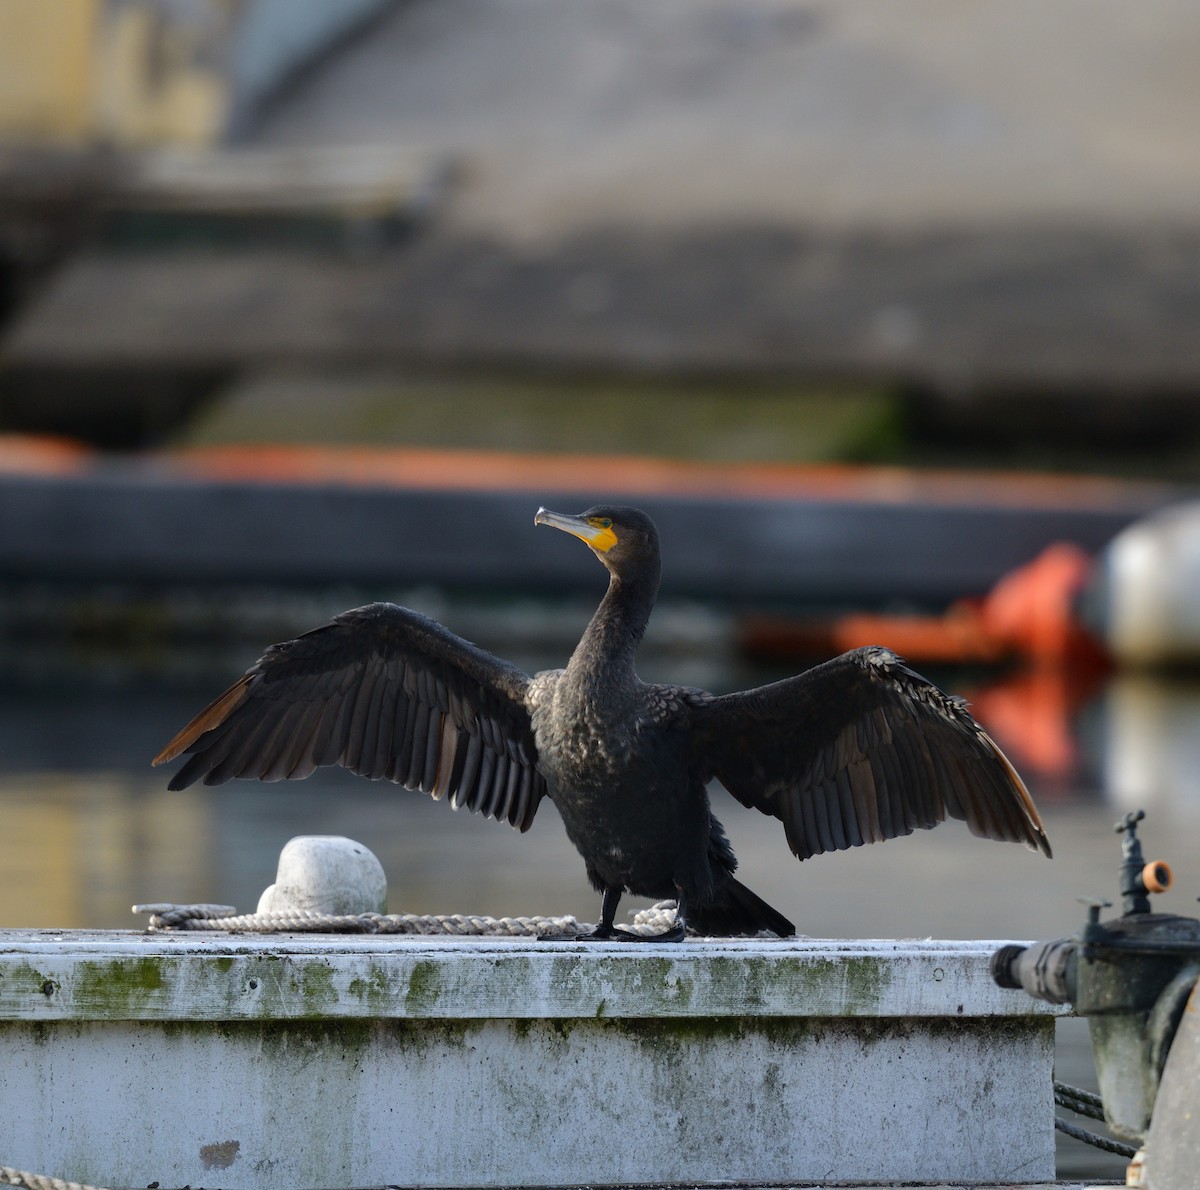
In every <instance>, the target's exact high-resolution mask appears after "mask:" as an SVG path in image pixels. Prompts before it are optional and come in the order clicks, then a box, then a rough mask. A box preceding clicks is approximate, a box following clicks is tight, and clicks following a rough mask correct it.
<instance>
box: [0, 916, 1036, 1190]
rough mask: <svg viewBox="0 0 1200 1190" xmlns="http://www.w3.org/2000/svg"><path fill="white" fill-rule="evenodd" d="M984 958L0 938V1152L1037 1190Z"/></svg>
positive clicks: (947, 951) (316, 1177)
mask: <svg viewBox="0 0 1200 1190" xmlns="http://www.w3.org/2000/svg"><path fill="white" fill-rule="evenodd" d="M997 945H999V944H998V943H991V942H969V943H964V942H937V941H925V942H918V943H914V942H851V943H847V942H832V941H820V940H813V939H804V940H788V941H780V942H776V941H753V940H746V941H704V940H696V941H690V942H686V943H682V944H678V945H675V946H671V945H665V944H656V943H649V944H637V943H615V944H595V943H561V942H558V943H556V942H530V941H522V940H511V939H510V940H499V939H497V940H492V939H487V938H483V939H466V940H455V939H448V938H447V939H443V938H394V937H392V938H382V937H374V938H372V937H365V938H352V939H346V938H331V937H323V938H318V937H313V936H294V935H293V936H289V935H270V936H242V937H224V936H222V937H214V936H210V935H197V934H191V933H190V934H188V935H186V936H171V935H149V936H147V935H139V934H134V933H120V932H117V933H89V932H66V933H61V934H56V933H54V932H49V931H7V932H3V933H0V1061H2V1064H3V1067H4V1070H5V1078H4V1080H3V1085H2V1086H0V1153H3V1154H4V1158H5V1161H6V1162H9V1163H11V1164H13V1165H16V1166H18V1167H19V1168H24V1169H36V1170H43V1171H46V1170H50V1171H54V1172H55V1173H56V1174H57V1175H58V1176H64V1177H70V1178H72V1179H77V1180H81V1181H88V1182H91V1183H94V1184H98V1185H108V1186H145V1185H148V1184H151V1183H154V1182H160V1183H162V1184H163V1185H212V1184H219V1185H222V1186H227V1187H233V1188H237V1190H285V1188H290V1187H295V1186H314V1187H346V1186H372V1185H375V1186H378V1185H385V1184H387V1185H424V1186H515V1185H523V1186H562V1185H582V1184H585V1183H586V1184H589V1185H630V1184H662V1183H675V1184H686V1185H716V1184H729V1183H731V1182H732V1183H737V1184H752V1185H779V1184H785V1183H786V1184H794V1183H805V1184H821V1183H838V1184H844V1183H846V1182H851V1183H853V1182H855V1181H861V1182H870V1183H880V1182H883V1183H887V1182H902V1183H904V1184H908V1185H915V1184H920V1185H928V1184H932V1185H945V1184H948V1183H949V1184H958V1183H972V1184H975V1183H981V1182H982V1183H988V1182H995V1183H1003V1184H1005V1185H1012V1184H1015V1183H1021V1184H1026V1183H1033V1182H1042V1181H1052V1180H1053V1177H1054V1129H1053V1104H1052V1088H1051V1082H1052V1063H1053V1040H1054V1020H1055V1011H1056V1010H1054V1009H1051V1008H1050V1007H1049V1006H1047V1005H1044V1004H1040V1003H1038V1002H1036V1001H1033V1000H1032V999H1031V998H1030V997H1028V996H1025V995H1023V994H1020V993H1016V992H1011V991H1005V990H1002V989H1000V988H998V987H996V985H995V984H994V983H993V981H992V979H991V977H990V974H989V972H988V959H989V956H990V954H991V952H992V950H993V949H994V948H995V946H997Z"/></svg>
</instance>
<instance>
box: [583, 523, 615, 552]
mask: <svg viewBox="0 0 1200 1190" xmlns="http://www.w3.org/2000/svg"><path fill="white" fill-rule="evenodd" d="M588 524H589V525H591V527H592V528H593V529H594V530H595V532H594V533H591V534H589V535H588V536H587V537H585V538H584V540H585V541H586V542H587V543H588V545H590V546H591V547H592V549H594V550H599V551H600V552H601V553H602V554H606V553H607V552H608V551H609V550H611V549H612V547H613V546H614V545H616V544H617V535H616V534H615V533H614V532H613V528H612V521H610V520H609V519H608V517H593V518H592V519H591V520H589V521H588Z"/></svg>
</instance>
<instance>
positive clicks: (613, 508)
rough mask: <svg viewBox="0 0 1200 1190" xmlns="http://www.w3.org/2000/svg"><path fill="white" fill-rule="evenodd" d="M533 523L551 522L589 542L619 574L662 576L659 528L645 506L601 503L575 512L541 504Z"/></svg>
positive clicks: (548, 523)
mask: <svg viewBox="0 0 1200 1190" xmlns="http://www.w3.org/2000/svg"><path fill="white" fill-rule="evenodd" d="M533 523H534V524H535V525H551V526H553V528H555V529H562V530H563V531H564V532H565V533H570V534H572V535H574V536H575V537H578V538H579V539H580V540H581V541H583V542H586V543H587V545H588V546H590V547H591V550H592V552H593V553H594V554H595V555H596V557H597V558H599V559H600V561H601V562H603V563H604V565H605V566H607V567H608V569H609V570H610V571H611V572H612V573H613V574H614V575H616V576H617V578H620V579H629V578H633V577H634V576H635V575H645V576H646V577H653V579H654V580H655V581H657V579H658V566H659V552H658V530H657V529H656V528H655V527H654V522H653V521H652V520H651V519H650V518H649V517H648V516H647V515H646V514H645V513H644V512H642V511H641V509H638V508H626V507H623V506H622V505H619V504H597V505H595V507H593V508H589V509H588V510H587V512H581V513H580V514H579V515H578V516H571V515H568V514H567V513H562V512H551V511H550V510H549V509H548V508H539V509H538V510H537V516H535V517H534V518H533Z"/></svg>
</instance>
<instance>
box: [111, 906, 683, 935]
mask: <svg viewBox="0 0 1200 1190" xmlns="http://www.w3.org/2000/svg"><path fill="white" fill-rule="evenodd" d="M133 912H134V913H147V914H149V915H150V931H151V932H152V933H157V932H159V931H170V930H223V931H225V932H227V933H256V934H257V933H261V934H274V933H320V934H426V935H429V934H451V935H456V936H459V937H486V936H493V937H494V936H507V937H512V938H553V937H564V936H570V935H573V934H584V933H587V932H588V931H589V930H591V929H593V928H594V927H592V926H590V925H586V924H581V923H580V922H578V921H576V920H575V918H574V917H571V916H563V917H484V916H480V915H477V914H466V913H451V914H437V915H434V914H418V913H355V914H347V915H338V914H333V913H308V912H304V911H295V912H291V913H238V911H237V909H235V908H234V907H233V906H232V905H175V904H171V903H169V902H159V903H155V904H153V905H134V907H133ZM674 924H675V902H674V901H660V902H659V903H658V904H657V905H654V906H652V907H651V908H649V909H643V910H641V911H640V912H638V913H637V914H635V915H634V919H633V924H632V925H631V926H626V927H624V928H625V929H627V930H629V931H630V932H631V933H635V934H657V933H661V932H662V931H663V930H667V929H670V927H671V926H672V925H674Z"/></svg>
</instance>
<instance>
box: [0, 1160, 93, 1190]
mask: <svg viewBox="0 0 1200 1190" xmlns="http://www.w3.org/2000/svg"><path fill="white" fill-rule="evenodd" d="M0 1183H3V1184H4V1185H6V1186H24V1187H25V1188H26V1190H102V1187H99V1186H89V1185H87V1184H86V1183H84V1182H64V1181H63V1180H62V1179H61V1178H48V1177H46V1175H45V1174H40V1173H30V1172H29V1171H28V1170H24V1169H12V1168H10V1167H9V1166H7V1165H0Z"/></svg>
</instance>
